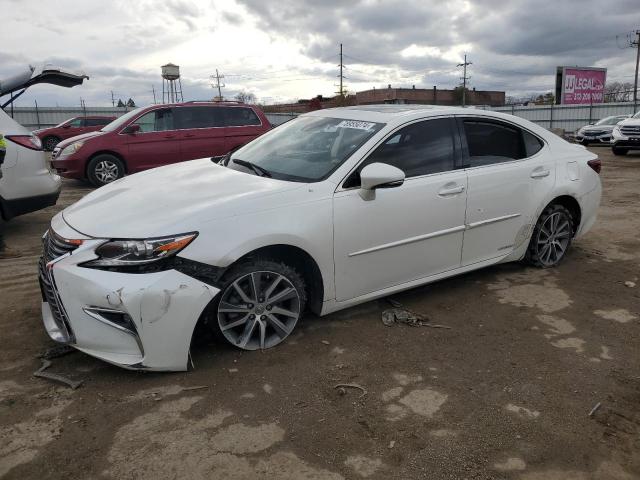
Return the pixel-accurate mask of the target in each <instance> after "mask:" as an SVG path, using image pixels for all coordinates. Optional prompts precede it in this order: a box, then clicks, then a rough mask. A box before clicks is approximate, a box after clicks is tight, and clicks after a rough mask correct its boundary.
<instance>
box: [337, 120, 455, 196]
mask: <svg viewBox="0 0 640 480" xmlns="http://www.w3.org/2000/svg"><path fill="white" fill-rule="evenodd" d="M454 158H455V150H454V146H453V131H452V129H451V119H450V118H437V119H434V120H425V121H422V122H417V123H413V124H411V125H408V126H406V127H404V128H402V129H401V130H398V131H397V132H394V133H392V134H391V136H390V137H389V138H388V139H387V140H385V142H384V143H383V144H382V145H380V146H379V147H378V148H377V149H376V150H375V151H374V152H373V153H371V154H370V155H369V157H367V158H366V159H365V160H364V161H363V162H362V163H361V164H360V166H359V167H358V169H357V170H356V171H355V172H353V173H352V174H351V175H350V176H349V178H348V179H347V180H346V181H345V183H344V188H351V187H357V186H359V185H360V171H361V170H362V169H363V168H364V167H365V166H367V165H369V164H371V163H376V162H379V163H387V164H389V165H393V166H394V167H397V168H399V169H400V170H402V171H403V172H404V173H405V175H406V178H411V177H419V176H422V175H429V174H432V173H440V172H447V171H450V170H453V169H454Z"/></svg>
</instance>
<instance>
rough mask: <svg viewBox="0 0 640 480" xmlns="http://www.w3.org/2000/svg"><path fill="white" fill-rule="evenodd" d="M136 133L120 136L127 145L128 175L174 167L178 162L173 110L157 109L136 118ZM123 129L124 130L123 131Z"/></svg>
mask: <svg viewBox="0 0 640 480" xmlns="http://www.w3.org/2000/svg"><path fill="white" fill-rule="evenodd" d="M134 124H135V125H138V126H139V127H140V131H138V132H136V133H123V132H122V131H121V132H120V134H119V135H120V137H119V138H121V139H122V141H123V142H124V143H125V144H126V151H127V152H128V153H127V158H126V162H127V169H128V172H129V173H133V172H138V171H140V170H146V169H148V168H154V167H158V166H161V165H167V164H170V163H175V162H177V161H179V160H180V138H179V136H178V132H177V131H176V130H175V129H174V125H173V109H171V108H157V109H155V110H151V111H148V112H146V113H144V114H142V115H141V116H139V117H138V118H136V119H135V120H134V121H133V122H131V124H130V125H134ZM125 129H126V127H124V128H123V130H125Z"/></svg>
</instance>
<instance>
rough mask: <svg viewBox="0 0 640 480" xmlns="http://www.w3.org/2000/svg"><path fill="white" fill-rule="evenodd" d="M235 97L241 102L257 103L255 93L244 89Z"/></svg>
mask: <svg viewBox="0 0 640 480" xmlns="http://www.w3.org/2000/svg"><path fill="white" fill-rule="evenodd" d="M234 98H235V99H236V101H238V102H240V103H249V104H254V103H256V96H255V94H254V93H251V92H246V91H244V90H242V91H241V92H238V93H237V94H236V96H235V97H234Z"/></svg>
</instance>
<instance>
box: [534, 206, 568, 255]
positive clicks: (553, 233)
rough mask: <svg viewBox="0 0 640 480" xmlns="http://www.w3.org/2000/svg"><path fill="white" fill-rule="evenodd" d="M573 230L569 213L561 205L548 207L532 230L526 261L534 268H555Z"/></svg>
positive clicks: (565, 251) (564, 251) (564, 252)
mask: <svg viewBox="0 0 640 480" xmlns="http://www.w3.org/2000/svg"><path fill="white" fill-rule="evenodd" d="M573 230H574V220H573V216H572V215H571V212H570V211H569V210H568V209H567V208H566V207H564V206H562V205H558V204H555V205H549V206H548V207H547V208H545V209H544V211H543V212H542V214H541V215H540V218H538V222H537V223H536V226H535V228H534V230H533V235H532V236H531V240H530V242H529V249H528V250H527V255H526V259H527V261H528V262H529V263H531V264H532V265H535V266H536V267H541V268H549V267H555V266H556V265H557V264H558V263H560V261H561V260H562V259H563V258H564V256H565V254H566V253H567V250H568V249H569V246H570V245H571V240H572V239H573Z"/></svg>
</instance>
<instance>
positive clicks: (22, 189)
mask: <svg viewBox="0 0 640 480" xmlns="http://www.w3.org/2000/svg"><path fill="white" fill-rule="evenodd" d="M85 78H88V77H87V76H85V75H82V74H80V75H78V74H74V73H70V72H66V71H64V70H62V69H60V68H57V67H52V66H50V65H44V66H40V67H31V66H30V67H29V68H28V69H27V70H25V71H24V72H23V73H20V74H18V75H15V76H13V77H11V78H8V79H0V96H3V95H9V94H12V95H13V98H17V97H18V96H20V95H21V94H22V93H23V92H24V91H25V90H26V89H27V88H28V87H30V86H31V85H35V84H37V83H49V84H53V85H59V86H61V87H73V86H75V85H80V84H81V83H82V82H83V80H84V79H85ZM15 92H18V93H17V94H15ZM5 105H6V104H5ZM5 105H2V106H3V107H4V106H5ZM0 133H1V134H2V135H4V137H5V139H6V144H7V153H6V156H5V159H4V163H3V164H2V167H1V168H2V178H1V179H0V216H1V217H2V220H5V221H6V220H10V219H11V218H13V217H16V216H18V215H23V214H25V213H29V212H33V211H36V210H40V209H42V208H45V207H49V206H51V205H55V203H56V201H57V200H58V196H59V195H60V188H61V186H62V180H61V178H60V177H59V176H58V175H57V174H56V173H55V172H54V171H53V169H52V167H51V165H50V162H49V160H48V159H47V156H46V153H45V152H44V150H43V149H42V144H41V143H40V139H39V138H38V137H36V136H35V135H33V134H32V133H31V132H30V131H29V130H28V129H27V128H25V127H23V126H22V125H20V124H19V123H17V122H16V121H14V120H13V119H12V118H11V117H10V116H9V115H7V114H6V113H5V112H4V110H1V109H0Z"/></svg>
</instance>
